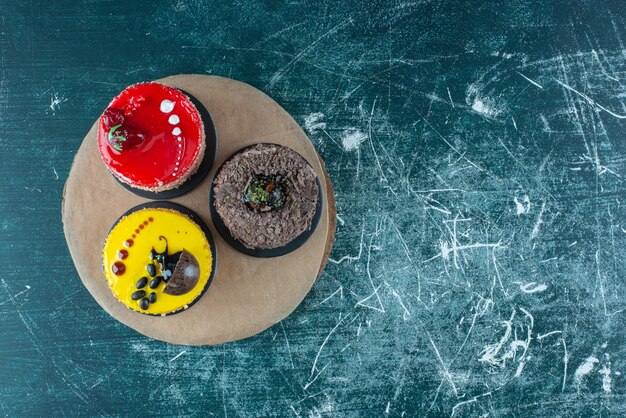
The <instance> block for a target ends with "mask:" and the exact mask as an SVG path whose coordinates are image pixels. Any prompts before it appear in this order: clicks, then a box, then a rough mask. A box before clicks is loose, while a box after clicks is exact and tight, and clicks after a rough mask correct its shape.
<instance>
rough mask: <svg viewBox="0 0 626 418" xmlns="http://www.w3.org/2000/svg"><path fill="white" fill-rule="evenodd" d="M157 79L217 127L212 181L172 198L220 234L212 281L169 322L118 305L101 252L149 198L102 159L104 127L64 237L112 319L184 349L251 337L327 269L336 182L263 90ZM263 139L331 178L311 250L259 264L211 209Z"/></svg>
mask: <svg viewBox="0 0 626 418" xmlns="http://www.w3.org/2000/svg"><path fill="white" fill-rule="evenodd" d="M156 81H158V82H160V83H163V84H167V85H170V86H173V87H177V88H180V89H182V90H184V91H186V92H188V93H189V94H191V95H193V96H194V97H196V98H197V99H198V100H200V101H201V102H202V103H203V104H204V106H205V107H206V108H207V110H208V111H209V113H210V114H211V117H212V118H213V121H214V123H215V127H216V130H217V138H218V146H217V154H216V157H215V161H214V163H213V167H212V168H211V171H210V172H209V175H208V176H207V177H206V178H205V179H204V180H203V181H202V182H201V183H200V184H199V185H198V186H197V187H196V188H195V189H193V190H192V191H190V192H189V193H187V194H185V195H183V196H180V197H177V198H174V199H171V200H170V201H171V202H175V203H178V204H181V205H183V206H185V207H187V208H189V209H191V210H193V211H194V212H195V213H197V214H198V215H199V216H200V217H201V218H202V219H203V220H204V221H205V223H206V224H207V225H208V227H209V229H210V230H211V233H212V234H213V237H214V239H215V244H216V250H217V270H216V274H215V278H214V280H213V283H212V284H211V287H210V288H209V289H208V291H207V292H206V293H205V294H204V295H203V296H202V298H201V299H200V300H199V301H198V302H197V303H195V304H194V305H193V306H192V307H191V308H189V310H187V311H184V312H181V313H178V314H176V315H171V316H167V317H150V316H147V315H143V314H140V313H137V312H133V311H131V310H129V309H127V308H126V307H125V306H124V305H122V304H121V303H120V302H118V301H117V299H115V297H114V296H113V294H112V293H111V291H110V290H109V288H108V285H107V282H106V279H105V277H104V275H103V273H102V259H101V253H102V246H103V243H104V240H105V238H106V235H107V233H108V231H109V228H110V227H111V225H113V223H114V222H115V220H116V219H117V218H118V217H119V216H120V215H121V214H123V213H124V212H125V211H126V210H128V209H130V208H131V207H133V206H135V205H138V204H140V203H144V202H147V201H148V200H147V199H144V198H141V197H138V196H136V195H134V194H132V193H131V192H129V191H127V190H125V189H124V188H123V187H121V186H120V185H119V184H118V183H117V182H116V181H115V180H114V179H113V177H112V176H111V175H110V174H109V172H108V170H107V169H106V167H105V166H104V164H103V163H102V161H101V159H100V155H99V153H98V148H97V143H96V142H97V141H96V124H95V123H94V125H93V126H92V128H91V130H90V131H89V133H88V134H87V136H86V137H85V139H84V140H83V143H82V145H81V146H80V149H79V150H78V153H77V154H76V157H75V158H74V163H73V164H72V168H71V170H70V174H69V177H68V179H67V182H66V184H65V192H64V196H63V207H62V217H63V226H64V231H65V238H66V240H67V244H68V247H69V250H70V253H71V254H72V258H73V260H74V264H75V266H76V270H77V271H78V274H79V275H80V278H81V280H82V281H83V284H84V285H85V287H86V288H87V289H88V290H89V292H90V293H91V294H92V296H93V297H94V299H95V300H96V301H97V302H98V303H99V304H100V305H101V306H102V307H103V308H104V309H105V310H106V311H107V312H108V313H109V314H110V315H111V316H113V317H114V318H115V319H117V320H118V321H120V322H122V323H124V324H126V325H128V326H129V327H131V328H133V329H135V330H137V331H139V332H140V333H142V334H144V335H147V336H149V337H152V338H155V339H159V340H163V341H167V342H170V343H173V344H185V345H215V344H221V343H224V342H227V341H234V340H238V339H242V338H246V337H250V336H252V335H255V334H257V333H259V332H261V331H263V330H265V329H267V328H268V327H270V326H272V325H274V324H276V323H277V322H279V321H281V320H282V319H283V318H285V317H286V316H287V315H289V314H290V313H291V312H293V310H294V309H295V308H296V307H297V306H298V305H299V304H300V302H301V301H302V300H303V299H304V297H305V296H306V294H307V293H308V291H309V290H310V289H311V286H312V285H313V283H315V280H316V279H317V277H318V275H319V274H320V273H321V271H322V269H323V268H324V265H325V263H326V261H327V259H328V255H329V254H330V250H331V248H332V243H333V241H334V236H335V200H334V195H333V189H332V185H331V183H330V179H329V178H328V175H327V173H326V171H325V169H324V165H323V162H322V161H321V159H320V158H319V155H318V154H317V152H316V151H315V148H314V147H313V145H312V144H311V142H310V141H309V139H308V137H307V136H306V134H305V133H304V132H303V130H302V129H301V128H300V127H299V126H298V124H297V123H296V122H295V121H294V120H293V118H292V117H291V116H290V115H289V114H288V113H287V112H286V111H285V110H284V109H283V108H281V107H280V106H279V105H278V104H277V103H276V102H274V101H273V100H272V99H270V98H269V97H268V96H266V95H265V94H263V93H262V92H260V91H259V90H257V89H255V88H253V87H251V86H249V85H247V84H244V83H241V82H238V81H234V80H230V79H227V78H222V77H215V76H206V75H175V76H171V77H167V78H164V79H160V80H156ZM258 142H273V143H277V144H281V145H285V146H288V147H290V148H292V149H294V150H295V151H297V152H298V153H300V154H301V155H302V156H303V157H304V158H305V159H306V160H307V161H308V162H309V164H311V166H312V167H313V168H314V169H315V171H316V172H317V174H318V176H319V178H320V179H321V180H322V181H321V182H320V183H321V185H322V196H324V199H323V205H322V215H321V219H320V222H319V224H318V226H317V228H316V230H315V232H314V234H313V235H312V236H311V238H310V239H309V240H308V241H307V242H306V243H305V244H304V245H303V246H302V247H300V248H299V249H297V250H295V251H294V252H291V253H289V254H287V255H284V256H282V257H276V258H255V257H250V256H247V255H244V254H241V253H239V252H238V251H236V250H235V249H233V248H232V247H230V246H229V245H228V244H227V243H226V242H225V241H224V240H223V239H222V238H221V237H220V235H219V234H217V233H216V231H215V228H214V227H213V223H212V221H211V215H210V212H209V203H208V202H209V192H210V185H211V182H212V180H213V176H214V174H215V171H216V169H217V168H219V166H220V165H221V163H222V162H223V161H224V160H225V159H226V158H227V157H228V156H229V155H231V154H232V153H233V152H235V151H236V150H238V149H240V148H242V147H244V146H247V145H251V144H255V143H258ZM324 179H325V181H324Z"/></svg>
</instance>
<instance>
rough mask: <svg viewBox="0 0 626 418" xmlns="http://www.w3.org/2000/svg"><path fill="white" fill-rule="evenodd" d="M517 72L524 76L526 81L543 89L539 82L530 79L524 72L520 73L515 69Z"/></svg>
mask: <svg viewBox="0 0 626 418" xmlns="http://www.w3.org/2000/svg"><path fill="white" fill-rule="evenodd" d="M517 74H519V75H521V76H522V77H524V78H525V79H526V81H528V82H529V83H530V84H532V85H534V86H536V87H539V88H540V89H541V90H543V86H542V85H541V84H539V83H537V82H536V81H535V80H532V79H530V78H529V77H526V76H525V75H524V74H522V73H520V72H519V71H517Z"/></svg>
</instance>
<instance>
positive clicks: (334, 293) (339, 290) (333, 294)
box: [318, 286, 343, 305]
mask: <svg viewBox="0 0 626 418" xmlns="http://www.w3.org/2000/svg"><path fill="white" fill-rule="evenodd" d="M337 293H339V296H340V297H341V299H343V286H339V288H338V289H337V290H335V291H334V292H333V293H332V294H331V295H330V296H328V297H327V298H326V299H324V300H323V301H321V302H320V303H319V304H318V305H321V304H322V303H325V302H327V301H328V300H329V299H330V298H332V297H333V296H335V295H336V294H337Z"/></svg>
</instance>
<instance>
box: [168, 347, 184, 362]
mask: <svg viewBox="0 0 626 418" xmlns="http://www.w3.org/2000/svg"><path fill="white" fill-rule="evenodd" d="M186 352H187V350H183V351H181V352H180V353H178V354H176V355H175V356H174V357H172V358H171V359H170V361H169V362H170V363H171V362H173V361H174V360H176V359H177V358H179V357H180V356H182V355H183V354H185V353H186Z"/></svg>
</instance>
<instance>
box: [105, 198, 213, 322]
mask: <svg viewBox="0 0 626 418" xmlns="http://www.w3.org/2000/svg"><path fill="white" fill-rule="evenodd" d="M140 226H141V227H140ZM137 230H138V231H139V233H137V232H136V231H137ZM133 235H134V238H133ZM159 236H164V237H165V238H167V241H168V245H169V248H168V254H174V253H176V252H179V251H182V250H183V249H185V250H187V251H188V252H190V253H191V254H193V255H194V256H195V257H196V259H197V260H198V264H199V266H200V279H199V280H198V283H197V284H196V286H195V287H194V288H193V289H192V290H191V291H190V292H188V293H185V294H184V295H180V296H173V295H169V294H167V293H163V289H164V287H165V285H166V283H165V282H164V281H161V283H160V284H159V286H158V287H157V288H156V289H150V287H149V286H147V285H146V286H145V287H144V288H143V289H141V290H144V291H145V292H146V297H148V295H150V293H151V292H155V293H156V297H157V300H156V302H155V303H151V304H150V306H149V307H148V309H146V310H143V309H141V308H140V307H139V301H138V300H132V299H131V295H132V294H133V293H134V292H136V291H137V290H138V289H137V288H136V286H135V285H136V283H137V280H139V279H140V278H142V277H147V278H148V282H150V280H152V278H151V277H150V275H149V274H148V271H147V270H146V265H147V264H149V263H150V262H151V260H150V251H151V250H152V248H153V247H154V249H155V250H156V251H157V252H162V251H164V249H165V241H163V240H159ZM129 239H132V241H133V244H132V246H130V247H127V246H126V245H125V243H126V242H127V241H128V240H129ZM120 250H126V251H127V252H128V256H127V257H126V258H124V259H121V258H120V254H119V251H120ZM212 258H213V254H212V253H211V247H210V245H209V241H208V240H207V238H206V236H205V235H204V232H202V229H200V227H199V226H198V225H197V224H196V223H195V222H193V221H192V220H191V219H189V218H188V217H187V216H185V215H184V214H182V213H180V212H177V211H175V210H171V209H166V208H154V209H149V208H146V209H140V210H138V211H136V212H133V213H131V214H130V215H128V216H125V217H124V218H122V219H121V220H120V221H119V222H118V223H117V224H116V225H115V227H114V228H113V229H112V230H111V232H110V233H109V236H108V237H107V239H106V241H105V244H104V250H103V254H102V259H103V265H104V274H105V276H106V279H107V282H108V284H109V287H110V288H111V291H112V292H113V294H114V295H115V297H116V298H117V299H118V300H119V301H120V302H122V303H123V304H124V305H126V306H127V307H129V308H130V309H132V310H134V311H137V312H141V313H147V314H153V315H165V314H169V313H173V312H176V311H179V310H181V309H186V308H187V307H189V305H190V304H191V303H192V302H193V301H194V300H196V298H198V297H199V296H200V295H201V294H202V292H203V290H204V288H205V287H206V285H207V282H208V280H209V277H210V275H211V266H212ZM116 262H122V263H123V264H124V266H125V271H124V273H123V274H121V275H116V274H115V273H114V272H113V268H112V266H113V264H114V263H116ZM154 265H155V267H156V270H157V275H161V272H160V271H159V266H158V264H157V263H156V262H155V263H154Z"/></svg>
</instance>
